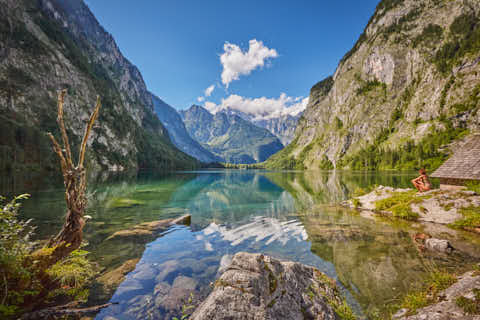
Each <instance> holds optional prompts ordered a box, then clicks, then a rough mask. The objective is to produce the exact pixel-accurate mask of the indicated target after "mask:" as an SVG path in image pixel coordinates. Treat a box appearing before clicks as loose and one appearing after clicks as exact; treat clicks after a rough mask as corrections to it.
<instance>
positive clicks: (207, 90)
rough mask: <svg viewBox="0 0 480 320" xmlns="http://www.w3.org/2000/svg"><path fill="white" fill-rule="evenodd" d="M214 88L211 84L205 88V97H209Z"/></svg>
mask: <svg viewBox="0 0 480 320" xmlns="http://www.w3.org/2000/svg"><path fill="white" fill-rule="evenodd" d="M214 89H215V85H214V84H212V85H211V86H210V87H208V88H207V89H205V97H210V96H211V95H212V92H213V90H214Z"/></svg>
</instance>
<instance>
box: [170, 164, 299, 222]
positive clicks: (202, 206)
mask: <svg viewBox="0 0 480 320" xmlns="http://www.w3.org/2000/svg"><path fill="white" fill-rule="evenodd" d="M172 201H173V202H181V203H184V205H185V208H186V209H187V211H188V212H189V213H190V214H191V215H192V223H193V224H194V225H202V226H205V225H207V224H208V223H210V222H211V221H215V222H217V223H229V224H235V223H238V222H241V221H244V220H245V219H247V218H248V217H250V216H255V215H261V216H269V217H277V218H280V217H283V216H285V215H286V214H289V213H293V212H295V201H294V198H293V197H292V196H291V195H290V194H289V193H288V192H287V191H285V190H283V189H282V188H281V187H279V186H277V185H276V184H274V183H272V182H271V181H270V180H269V179H268V178H267V177H265V176H263V175H261V174H257V173H241V172H228V171H226V172H222V173H213V174H200V175H199V176H197V178H196V179H195V180H193V181H190V182H189V183H187V184H185V185H184V186H182V187H181V188H179V189H178V190H177V191H176V193H175V194H174V195H173V196H172Z"/></svg>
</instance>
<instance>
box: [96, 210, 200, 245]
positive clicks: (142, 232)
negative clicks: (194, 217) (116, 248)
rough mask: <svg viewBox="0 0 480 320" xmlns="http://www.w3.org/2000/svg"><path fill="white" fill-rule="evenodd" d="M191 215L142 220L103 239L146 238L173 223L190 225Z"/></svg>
mask: <svg viewBox="0 0 480 320" xmlns="http://www.w3.org/2000/svg"><path fill="white" fill-rule="evenodd" d="M190 222H191V215H189V214H186V215H183V216H181V217H179V218H176V219H164V220H158V221H151V222H143V223H140V224H138V225H136V226H133V227H132V228H129V229H126V230H120V231H117V232H115V233H114V234H112V235H111V236H109V237H108V238H107V239H106V240H105V241H108V240H112V239H117V238H122V239H123V238H140V239H142V238H143V239H148V238H149V237H150V236H153V235H154V234H157V233H158V232H161V231H164V230H167V229H168V228H169V227H171V226H173V225H175V224H183V225H190Z"/></svg>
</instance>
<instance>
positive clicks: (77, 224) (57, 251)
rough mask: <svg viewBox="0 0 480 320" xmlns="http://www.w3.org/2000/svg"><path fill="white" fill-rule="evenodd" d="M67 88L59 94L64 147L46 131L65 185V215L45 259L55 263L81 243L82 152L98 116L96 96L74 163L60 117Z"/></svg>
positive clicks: (60, 112)
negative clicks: (76, 161)
mask: <svg viewBox="0 0 480 320" xmlns="http://www.w3.org/2000/svg"><path fill="white" fill-rule="evenodd" d="M65 95H66V90H62V91H60V92H59V94H58V118H57V122H58V126H59V128H60V132H61V135H62V141H63V148H62V147H61V146H60V144H59V143H58V142H57V140H56V139H55V137H54V136H53V135H52V134H51V133H48V136H49V137H50V140H51V141H52V145H53V150H54V152H55V153H56V154H57V155H58V158H59V160H60V166H61V169H62V174H63V181H64V185H65V202H66V203H67V214H66V217H65V222H64V224H63V227H62V230H61V231H60V232H59V233H58V234H57V235H56V236H55V237H54V238H52V239H50V241H49V242H48V244H47V247H49V248H53V249H54V250H53V252H52V254H51V255H50V257H49V258H48V262H47V263H46V264H47V265H48V264H53V263H56V262H57V261H59V260H61V259H62V258H64V257H66V256H67V255H69V254H70V253H71V252H72V251H74V250H76V249H78V248H79V247H80V245H81V244H82V239H83V227H84V225H85V220H84V218H83V215H84V212H85V209H86V207H87V198H86V195H85V193H86V186H87V183H86V172H85V168H84V166H83V163H84V160H85V151H86V147H87V141H88V138H89V136H90V132H91V130H92V127H93V124H94V122H95V120H96V119H97V117H98V113H99V111H100V106H101V103H100V97H97V102H96V105H95V109H94V111H93V113H92V115H91V116H90V120H89V122H88V125H87V127H86V128H85V133H84V136H83V139H82V144H81V145H80V151H79V159H78V163H77V165H74V162H73V159H72V152H71V148H70V143H69V139H68V135H67V130H66V129H65V122H64V118H63V105H64V101H65Z"/></svg>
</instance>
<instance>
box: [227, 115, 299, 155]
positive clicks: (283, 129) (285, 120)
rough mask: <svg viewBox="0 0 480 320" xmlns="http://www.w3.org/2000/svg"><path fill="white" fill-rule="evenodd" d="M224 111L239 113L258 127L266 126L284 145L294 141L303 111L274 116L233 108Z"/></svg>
mask: <svg viewBox="0 0 480 320" xmlns="http://www.w3.org/2000/svg"><path fill="white" fill-rule="evenodd" d="M222 112H225V113H227V114H231V115H237V116H239V117H240V118H242V119H244V120H247V121H250V122H251V123H253V124H254V125H256V126H257V127H261V128H265V129H267V130H268V131H270V132H271V133H272V134H274V135H275V136H277V138H278V139H280V141H281V142H282V144H283V145H284V146H286V145H288V144H289V143H290V142H292V140H293V138H294V136H295V128H296V127H297V123H298V120H299V119H300V117H301V116H302V112H300V113H298V114H294V115H291V114H279V115H274V116H266V117H258V116H255V115H252V114H248V113H245V112H242V111H240V110H237V109H233V108H228V107H227V108H225V109H222Z"/></svg>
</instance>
